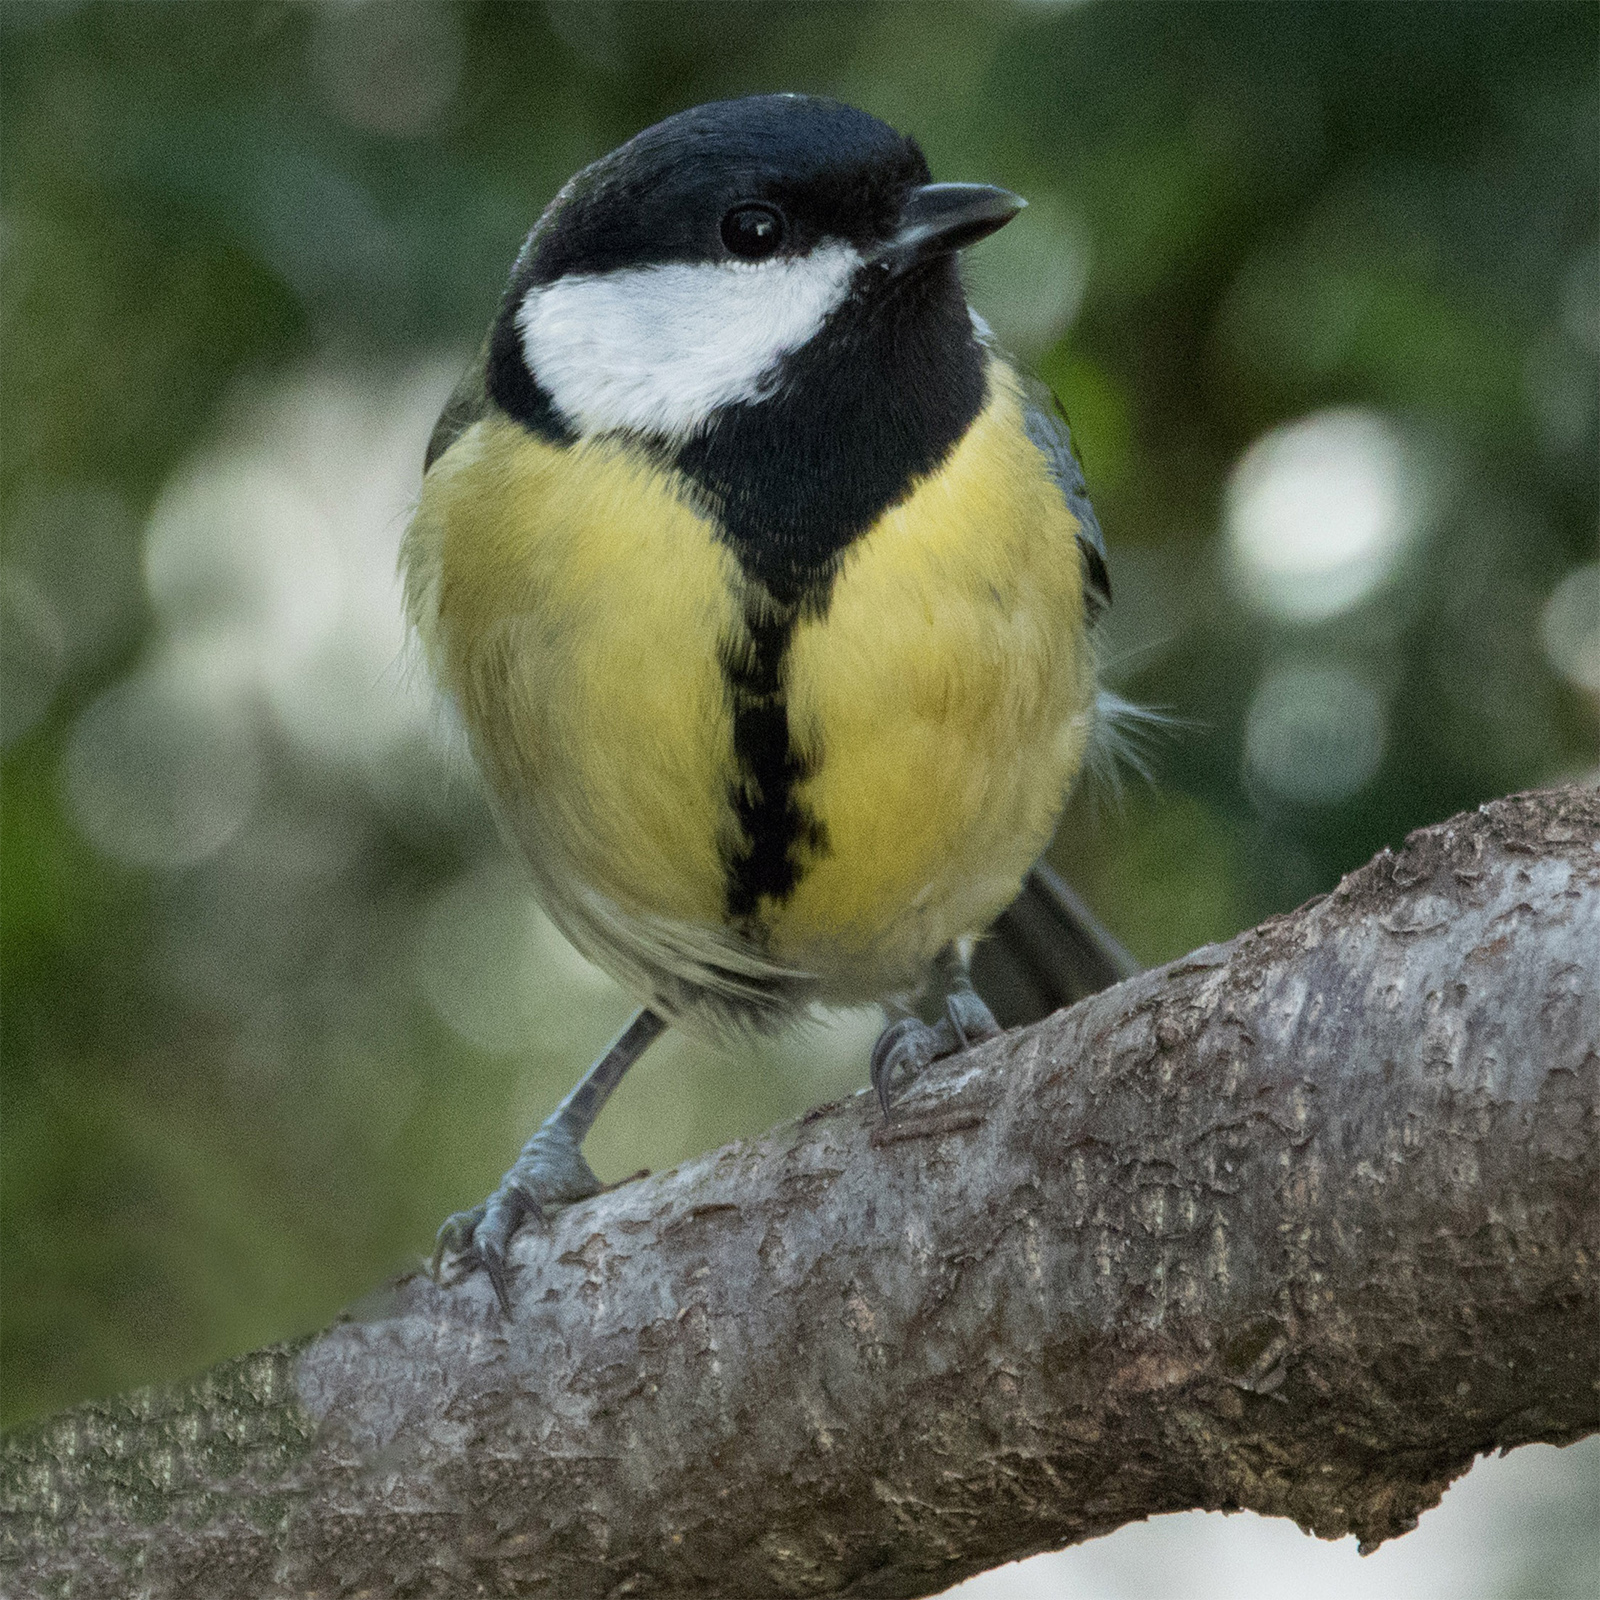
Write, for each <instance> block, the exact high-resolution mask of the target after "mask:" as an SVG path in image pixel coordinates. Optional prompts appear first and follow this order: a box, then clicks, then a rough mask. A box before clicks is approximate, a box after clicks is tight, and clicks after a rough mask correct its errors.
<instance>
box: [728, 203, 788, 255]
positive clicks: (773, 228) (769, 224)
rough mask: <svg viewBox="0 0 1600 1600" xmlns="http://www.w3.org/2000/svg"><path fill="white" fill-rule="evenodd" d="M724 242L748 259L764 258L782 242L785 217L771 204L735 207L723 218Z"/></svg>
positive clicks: (737, 253) (736, 253) (730, 248)
mask: <svg viewBox="0 0 1600 1600" xmlns="http://www.w3.org/2000/svg"><path fill="white" fill-rule="evenodd" d="M722 242H723V243H724V244H725V245H727V247H728V249H729V250H730V251H732V252H733V254H734V255H736V256H739V257H740V258H741V259H743V260H745V261H764V260H766V258H767V257H768V256H770V255H771V254H772V252H773V251H774V250H776V249H777V248H778V246H779V245H780V244H782V243H783V218H782V217H781V216H779V215H778V213H777V212H776V211H774V210H773V209H772V207H771V206H735V207H734V208H733V210H732V211H730V212H729V213H728V214H727V216H725V217H724V218H723V219H722Z"/></svg>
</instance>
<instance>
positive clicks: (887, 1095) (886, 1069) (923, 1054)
mask: <svg viewBox="0 0 1600 1600" xmlns="http://www.w3.org/2000/svg"><path fill="white" fill-rule="evenodd" d="M999 1034H1000V1024H999V1023H998V1022H996V1021H995V1020H994V1013H993V1012H992V1011H990V1009H989V1008H988V1006H986V1005H985V1004H984V1003H983V1001H982V1000H981V999H979V997H978V995H977V993H976V992H975V991H974V990H972V989H956V990H953V991H952V992H951V993H950V994H949V995H947V996H946V998H945V1002H944V1015H943V1016H942V1017H940V1018H939V1020H938V1021H937V1022H924V1021H923V1020H922V1019H921V1018H920V1017H902V1018H901V1019H900V1020H899V1021H898V1022H891V1023H890V1024H889V1026H888V1027H887V1028H885V1029H884V1030H883V1032H882V1033H880V1034H879V1035H878V1042H877V1043H876V1044H875V1045H873V1047H872V1067H871V1076H872V1087H873V1088H874V1089H875V1090H876V1091H877V1095H878V1104H879V1105H880V1106H882V1107H883V1114H884V1116H885V1117H887V1116H888V1115H889V1110H890V1107H891V1106H892V1105H893V1103H894V1087H895V1081H896V1079H899V1078H906V1077H915V1076H916V1074H917V1073H919V1072H921V1071H922V1069H923V1068H924V1067H926V1066H927V1065H928V1064H929V1063H930V1062H934V1061H940V1060H943V1059H944V1057H945V1056H953V1055H957V1054H959V1053H960V1052H961V1051H963V1050H965V1049H966V1048H967V1047H968V1046H969V1045H974V1044H982V1043H983V1042H984V1040H986V1039H994V1038H998V1037H999Z"/></svg>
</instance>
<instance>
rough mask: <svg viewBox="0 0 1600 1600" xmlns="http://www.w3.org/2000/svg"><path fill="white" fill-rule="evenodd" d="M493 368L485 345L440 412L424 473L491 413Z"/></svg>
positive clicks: (487, 342)
mask: <svg viewBox="0 0 1600 1600" xmlns="http://www.w3.org/2000/svg"><path fill="white" fill-rule="evenodd" d="M488 366H489V341H488V340H487V339H485V340H484V342H483V348H482V349H481V350H480V351H479V352H478V355H477V359H476V360H475V361H474V362H473V363H472V365H471V366H470V367H469V368H468V369H467V371H466V374H465V376H464V377H463V378H462V379H461V382H460V383H458V384H457V385H456V386H455V389H454V390H453V391H452V393H451V395H450V398H449V399H448V400H446V401H445V403H444V410H443V411H441V412H440V413H439V420H438V421H437V422H436V423H434V425H433V432H432V434H431V435H429V438H428V452H427V454H426V455H425V456H424V457H423V458H422V470H423V471H424V472H426V471H427V470H428V468H429V467H431V466H432V465H433V464H434V462H435V461H437V460H438V459H439V457H440V456H442V455H443V454H444V453H445V451H446V450H448V449H449V448H450V446H451V445H453V444H454V443H455V442H456V440H457V439H459V438H460V437H461V435H462V434H464V433H465V432H466V431H467V429H468V428H470V427H471V426H472V424H473V423H474V422H477V421H478V420H479V418H481V417H483V416H484V415H486V414H487V412H488V410H489V390H488V386H487V384H486V382H485V378H484V374H485V373H486V372H487V371H488Z"/></svg>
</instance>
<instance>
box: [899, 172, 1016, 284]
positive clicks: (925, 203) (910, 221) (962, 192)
mask: <svg viewBox="0 0 1600 1600" xmlns="http://www.w3.org/2000/svg"><path fill="white" fill-rule="evenodd" d="M1027 203H1028V202H1027V201H1026V200H1024V199H1023V198H1022V196H1021V195H1017V194H1012V193H1011V191H1010V190H1009V189H997V188H995V187H994V185H993V184H989V183H925V184H923V186H922V187H921V188H920V189H913V190H912V191H911V193H910V194H909V195H908V196H907V197H906V203H905V205H904V207H902V209H901V212H900V226H899V227H898V228H897V229H896V230H895V232H894V236H893V237H892V238H891V239H890V240H889V242H888V243H887V244H886V245H884V247H883V249H882V250H880V251H879V252H878V254H877V256H876V257H875V258H874V259H876V260H878V261H881V262H882V263H883V264H884V265H885V266H887V267H889V268H890V269H891V270H892V271H894V272H897V273H899V272H904V271H906V270H907V269H908V268H910V267H914V266H916V265H917V264H918V263H919V262H923V261H927V260H929V259H931V258H932V257H933V256H941V255H948V254H949V253H950V252H951V251H953V250H964V249H965V248H966V247H967V246H968V245H969V244H976V243H977V242H978V240H980V239H985V238H987V237H988V236H989V235H990V234H991V233H993V232H994V231H995V229H996V228H1003V227H1004V226H1005V225H1006V224H1007V223H1008V222H1009V221H1010V220H1011V219H1012V218H1013V217H1014V216H1016V214H1017V213H1018V212H1019V211H1020V210H1022V208H1023V207H1024V206H1025V205H1027Z"/></svg>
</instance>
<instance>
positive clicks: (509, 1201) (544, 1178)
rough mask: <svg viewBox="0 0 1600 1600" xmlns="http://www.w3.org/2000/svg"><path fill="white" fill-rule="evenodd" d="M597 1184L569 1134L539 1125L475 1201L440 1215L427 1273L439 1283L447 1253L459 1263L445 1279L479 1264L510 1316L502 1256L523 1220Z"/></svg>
mask: <svg viewBox="0 0 1600 1600" xmlns="http://www.w3.org/2000/svg"><path fill="white" fill-rule="evenodd" d="M601 1187H602V1185H601V1183H600V1180H599V1179H598V1178H597V1177H595V1175H594V1172H593V1171H592V1170H591V1169H590V1166H589V1163H588V1162H587V1161H585V1160H584V1159H583V1152H582V1150H581V1149H579V1147H578V1145H577V1143H576V1142H575V1141H574V1140H573V1139H572V1138H571V1136H570V1135H568V1134H567V1133H565V1132H564V1131H563V1130H561V1129H559V1128H550V1127H548V1126H547V1127H544V1128H541V1129H540V1130H539V1131H538V1132H537V1133H536V1134H534V1136H533V1137H532V1138H531V1139H530V1140H529V1141H528V1142H527V1144H525V1145H524V1146H523V1147H522V1154H521V1155H519V1156H518V1157H517V1159H516V1160H515V1162H513V1163H512V1166H511V1170H510V1171H509V1172H507V1173H506V1175H505V1176H504V1177H503V1178H502V1179H501V1180H500V1182H499V1185H498V1186H497V1187H496V1189H495V1191H494V1193H493V1194H491V1195H490V1196H489V1198H488V1199H487V1200H485V1201H484V1202H483V1203H482V1204H481V1205H476V1206H473V1207H472V1208H471V1209H470V1210H467V1211H457V1212H456V1213H455V1214H454V1215H453V1216H450V1217H447V1218H446V1219H445V1222H444V1225H443V1227H441V1228H440V1229H439V1232H438V1235H437V1236H436V1237H435V1239H434V1244H433V1263H432V1268H431V1271H432V1276H433V1279H434V1282H436V1283H443V1282H444V1281H445V1280H444V1278H443V1277H442V1276H441V1269H442V1268H443V1266H444V1262H445V1258H446V1257H447V1256H448V1257H450V1258H452V1259H453V1260H454V1262H455V1263H456V1264H457V1265H458V1266H459V1267H460V1268H461V1270H460V1271H459V1272H457V1273H456V1274H455V1275H453V1276H452V1277H451V1279H450V1280H449V1281H450V1282H452V1283H456V1282H459V1281H460V1280H461V1278H463V1277H466V1276H468V1275H470V1274H471V1273H473V1272H475V1271H476V1270H477V1269H478V1268H479V1267H481V1268H482V1269H483V1271H484V1273H485V1274H486V1275H487V1277H488V1279H489V1283H490V1286H491V1287H492V1288H493V1289H494V1293H495V1299H497V1300H498V1301H499V1302H500V1309H501V1310H502V1311H503V1312H504V1313H505V1314H506V1316H508V1317H509V1316H510V1315H511V1294H510V1290H509V1288H508V1286H507V1274H508V1271H509V1264H508V1261H507V1256H508V1253H509V1251H510V1248H511V1240H512V1237H513V1236H514V1235H515V1233H516V1231H517V1229H518V1228H519V1227H521V1226H522V1223H523V1220H524V1219H525V1218H528V1217H532V1218H534V1219H535V1220H536V1221H538V1222H539V1223H540V1224H542V1223H543V1222H544V1220H545V1211H546V1208H553V1207H556V1206H563V1205H570V1204H572V1202H573V1201H575V1200H587V1199H588V1198H589V1196H590V1195H593V1194H598V1193H599V1192H600V1189H601Z"/></svg>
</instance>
